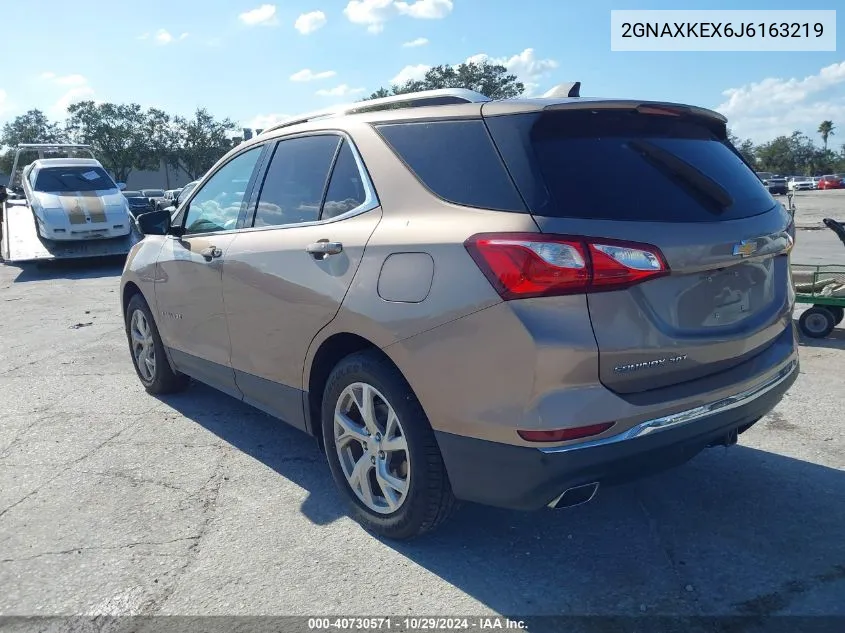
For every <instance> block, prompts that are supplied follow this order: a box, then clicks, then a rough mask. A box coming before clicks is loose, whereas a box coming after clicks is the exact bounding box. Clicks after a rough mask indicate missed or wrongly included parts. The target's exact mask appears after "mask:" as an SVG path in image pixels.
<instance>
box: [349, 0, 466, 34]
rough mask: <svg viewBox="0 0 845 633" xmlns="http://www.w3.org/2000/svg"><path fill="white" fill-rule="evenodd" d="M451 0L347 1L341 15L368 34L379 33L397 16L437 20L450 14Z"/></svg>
mask: <svg viewBox="0 0 845 633" xmlns="http://www.w3.org/2000/svg"><path fill="white" fill-rule="evenodd" d="M452 7H453V2H452V0H415V1H414V2H400V1H396V0H349V3H348V4H347V5H346V8H345V9H344V10H343V14H344V15H345V16H346V18H347V19H348V20H349V21H350V22H352V23H353V24H362V25H364V26H366V27H367V30H368V31H369V32H370V33H381V32H382V31H383V30H384V23H385V22H387V21H388V20H389V19H390V18H392V17H394V16H397V15H405V16H408V17H411V18H416V19H418V20H437V19H440V18H445V17H446V16H447V15H449V14H450V13H451V12H452Z"/></svg>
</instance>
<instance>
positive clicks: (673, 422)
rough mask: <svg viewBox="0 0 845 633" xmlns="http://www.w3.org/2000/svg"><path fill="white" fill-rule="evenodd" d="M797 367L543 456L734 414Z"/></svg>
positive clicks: (547, 450)
mask: <svg viewBox="0 0 845 633" xmlns="http://www.w3.org/2000/svg"><path fill="white" fill-rule="evenodd" d="M797 367H798V361H797V360H791V361H790V362H789V363H787V364H786V365H784V367H782V368H781V369H780V371H778V372H777V373H776V374H775V375H774V376H771V377H770V378H769V379H768V380H766V381H764V382H762V383H760V384H758V385H755V386H754V387H751V388H749V389H746V390H745V391H742V392H740V393H738V394H734V395H733V396H729V397H727V398H723V399H722V400H717V401H716V402H710V403H708V404H703V405H701V406H699V407H695V408H693V409H687V410H686V411H680V412H678V413H672V414H670V415H665V416H663V417H660V418H654V419H653V420H646V421H645V422H641V423H640V424H637V425H636V426H633V427H631V428H630V429H628V430H627V431H624V432H622V433H617V434H616V435H610V436H608V437H604V438H601V439H598V440H592V441H589V442H581V443H579V444H570V445H566V446H550V447H544V448H541V449H540V450H541V451H542V452H543V453H568V452H570V451H577V450H582V449H586V448H593V447H595V446H603V445H606V444H615V443H617V442H624V441H626V440H631V439H635V438H637V437H641V436H643V435H649V434H651V433H657V432H660V431H665V430H666V429H671V428H674V427H677V426H681V425H683V424H689V423H690V422H695V421H696V420H700V419H702V418H706V417H709V416H711V415H716V414H717V413H722V412H724V411H730V410H731V409H735V408H737V407H741V406H743V405H746V404H748V403H749V402H751V401H753V400H756V399H757V398H759V397H761V396H763V395H765V394H767V393H768V392H769V391H771V390H772V389H774V388H775V387H777V386H778V385H780V384H781V383H782V382H784V381H785V380H787V379H788V378H789V377H790V376H791V375H792V372H794V371H795V370H796V368H797Z"/></svg>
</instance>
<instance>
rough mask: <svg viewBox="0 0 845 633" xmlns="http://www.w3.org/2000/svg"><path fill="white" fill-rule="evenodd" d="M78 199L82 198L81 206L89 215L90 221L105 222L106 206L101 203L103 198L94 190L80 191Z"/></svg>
mask: <svg viewBox="0 0 845 633" xmlns="http://www.w3.org/2000/svg"><path fill="white" fill-rule="evenodd" d="M79 199H80V200H82V207H83V209H84V210H85V212H86V213H88V215H89V216H91V222H92V223H94V222H105V221H106V207H105V205H103V199H102V198H101V197H100V195H99V194H98V193H97V192H96V191H80V192H79Z"/></svg>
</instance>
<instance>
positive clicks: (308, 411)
mask: <svg viewBox="0 0 845 633" xmlns="http://www.w3.org/2000/svg"><path fill="white" fill-rule="evenodd" d="M363 351H370V352H373V353H374V354H377V355H379V356H381V357H382V358H384V359H385V360H386V361H388V362H389V363H390V364H391V365H392V366H393V367H394V368H395V369H396V371H397V372H399V374H400V375H401V376H402V378H403V379H404V380H405V382H406V383H407V382H408V381H407V379H406V378H405V374H404V372H402V369H401V368H400V367H399V366H398V365H397V364H396V362H395V361H394V359H393V358H391V357H390V355H389V354H387V353H386V352H385V351H384V350H383V349H381V348H380V347H379V346H378V345H376V344H375V343H373V342H372V341H370V340H369V339H367V338H365V337H363V336H360V335H358V334H353V333H351V332H336V333H334V334H332V335H331V336H329V337H327V338H326V339H325V340H323V341H321V342H320V343H319V345H317V347H316V350H315V351H314V352H313V354H312V355H310V357H311V362H310V364H309V365H308V366H307V367H306V369H305V375H304V377H303V378H304V381H303V382H304V386H305V395H304V408H305V421H306V428H307V430H308V433H310V434H311V435H312V436H314V437H315V438H316V439H317V442H318V444H319V445H320V449H321V450H323V449H324V446H323V436H322V433H321V425H320V415H321V409H322V404H323V390H324V389H325V387H326V383H327V382H328V378H329V375H330V374H331V372H332V369H334V368H335V366H337V364H338V363H339V362H340V361H341V360H343V359H344V358H346V357H347V356H350V355H352V354H355V353H358V352H363ZM409 388H411V389H413V388H412V387H410V385H409Z"/></svg>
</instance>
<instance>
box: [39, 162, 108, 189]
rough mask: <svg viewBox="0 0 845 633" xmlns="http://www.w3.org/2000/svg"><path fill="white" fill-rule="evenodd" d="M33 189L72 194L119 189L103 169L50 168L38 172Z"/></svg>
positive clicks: (81, 167)
mask: <svg viewBox="0 0 845 633" xmlns="http://www.w3.org/2000/svg"><path fill="white" fill-rule="evenodd" d="M33 188H34V189H35V190H36V191H43V192H47V193H70V192H75V191H103V190H109V189H117V185H115V184H114V181H113V180H112V179H111V177H110V176H109V175H108V174H107V173H106V171H105V170H104V169H103V168H102V167H90V166H80V167H48V168H46V169H41V170H39V171H38V177H37V178H36V180H35V186H34V187H33Z"/></svg>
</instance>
